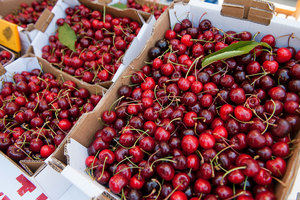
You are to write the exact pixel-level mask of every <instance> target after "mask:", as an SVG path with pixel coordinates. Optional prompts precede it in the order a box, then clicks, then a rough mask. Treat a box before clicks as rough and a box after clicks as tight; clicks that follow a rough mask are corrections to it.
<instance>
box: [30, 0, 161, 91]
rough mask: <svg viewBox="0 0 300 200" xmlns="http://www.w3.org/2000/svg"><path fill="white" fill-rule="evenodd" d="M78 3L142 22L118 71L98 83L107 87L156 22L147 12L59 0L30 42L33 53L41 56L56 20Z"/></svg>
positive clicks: (142, 46) (142, 44) (124, 66)
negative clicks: (51, 16)
mask: <svg viewBox="0 0 300 200" xmlns="http://www.w3.org/2000/svg"><path fill="white" fill-rule="evenodd" d="M80 3H82V4H84V5H86V6H87V7H89V8H93V9H96V10H100V11H103V9H104V7H105V9H106V13H110V14H112V15H113V16H120V17H129V18H131V19H133V20H135V21H137V22H139V23H140V24H142V27H141V30H140V32H139V34H138V35H137V37H135V38H134V40H133V41H132V43H131V45H130V47H129V48H128V49H127V51H126V52H125V54H124V57H123V62H122V64H121V66H120V67H119V69H118V71H117V72H116V74H115V75H114V77H113V79H112V81H107V82H102V83H99V85H101V86H104V87H109V86H110V85H111V83H112V82H115V81H116V80H117V79H118V77H119V76H120V74H121V73H122V72H123V70H124V69H125V68H126V67H127V66H128V65H129V63H130V62H131V61H132V60H133V59H135V58H136V57H137V56H138V55H139V54H140V52H141V51H142V50H143V48H144V46H145V44H146V42H147V41H148V39H149V38H150V34H149V33H150V32H151V30H152V27H153V24H154V23H155V22H156V20H155V19H154V17H153V16H150V15H149V14H145V13H143V12H138V11H135V10H132V9H125V10H120V9H117V8H113V7H110V6H105V5H102V4H96V3H92V2H90V1H88V0H80V1H77V0H73V1H71V0H59V1H58V2H57V4H56V6H55V7H54V8H53V10H52V13H53V15H54V17H53V19H52V21H51V22H50V24H49V25H48V26H47V28H46V30H45V32H44V33H43V32H41V31H39V33H38V34H37V36H36V38H35V39H34V41H33V42H32V43H31V45H32V48H33V52H34V53H35V55H37V56H39V57H41V56H42V48H43V47H44V46H45V45H48V44H49V41H48V38H49V36H50V35H53V34H55V32H56V29H57V25H56V20H57V19H59V18H65V17H66V14H65V9H66V8H68V7H74V6H76V5H80Z"/></svg>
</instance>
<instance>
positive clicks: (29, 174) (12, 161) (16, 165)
mask: <svg viewBox="0 0 300 200" xmlns="http://www.w3.org/2000/svg"><path fill="white" fill-rule="evenodd" d="M0 154H1V155H2V156H4V157H5V158H6V159H7V160H9V161H10V162H11V163H12V164H13V165H14V166H15V167H17V168H18V169H19V170H20V171H21V172H23V173H24V174H26V175H28V176H30V177H32V176H33V172H32V171H31V170H28V171H26V170H25V169H24V168H22V167H21V166H20V165H18V164H17V163H16V162H15V161H14V160H12V159H11V158H9V157H8V156H7V155H5V154H4V153H3V152H2V151H0Z"/></svg>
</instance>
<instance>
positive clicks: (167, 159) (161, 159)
mask: <svg viewBox="0 0 300 200" xmlns="http://www.w3.org/2000/svg"><path fill="white" fill-rule="evenodd" d="M169 158H173V156H168V157H165V158H159V159H157V160H154V161H153V162H152V163H151V165H150V169H151V170H153V168H152V167H153V165H154V163H156V162H159V161H166V162H173V163H176V161H174V160H171V159H169Z"/></svg>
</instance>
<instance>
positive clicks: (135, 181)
mask: <svg viewBox="0 0 300 200" xmlns="http://www.w3.org/2000/svg"><path fill="white" fill-rule="evenodd" d="M144 184H145V180H144V179H143V178H142V177H141V176H139V175H138V174H135V175H134V176H133V177H131V179H130V181H129V186H130V187H131V188H133V189H137V190H139V189H141V188H142V187H143V185H144Z"/></svg>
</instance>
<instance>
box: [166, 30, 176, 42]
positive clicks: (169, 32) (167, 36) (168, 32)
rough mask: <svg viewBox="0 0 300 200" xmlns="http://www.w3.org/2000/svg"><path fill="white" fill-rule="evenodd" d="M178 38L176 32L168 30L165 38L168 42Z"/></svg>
mask: <svg viewBox="0 0 300 200" xmlns="http://www.w3.org/2000/svg"><path fill="white" fill-rule="evenodd" d="M175 37H176V33H175V31H172V30H167V31H166V33H165V38H166V39H167V40H171V39H174V38H175Z"/></svg>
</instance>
